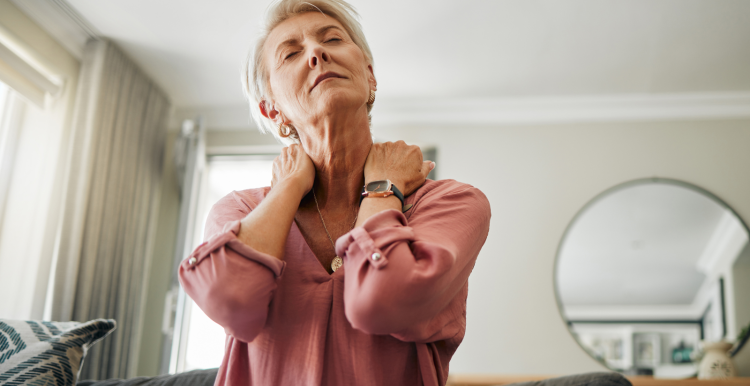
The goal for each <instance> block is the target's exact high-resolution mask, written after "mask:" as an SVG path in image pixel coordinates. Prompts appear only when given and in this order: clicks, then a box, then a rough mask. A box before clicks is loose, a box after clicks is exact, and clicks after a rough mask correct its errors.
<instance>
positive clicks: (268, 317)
mask: <svg viewBox="0 0 750 386" xmlns="http://www.w3.org/2000/svg"><path fill="white" fill-rule="evenodd" d="M353 15H356V14H355V13H354V10H353V9H352V8H351V7H350V6H349V5H348V4H346V3H344V2H343V1H342V0H314V1H313V0H311V1H309V2H303V1H300V0H282V1H281V2H279V3H277V4H275V5H273V6H272V7H271V9H270V12H269V20H268V27H267V29H266V33H265V34H264V35H263V37H262V38H261V40H260V42H259V43H258V44H257V46H256V48H255V54H254V57H253V58H254V59H253V60H251V61H249V63H250V65H249V67H250V68H249V69H248V74H247V81H246V87H247V91H248V94H249V95H250V99H251V100H253V102H252V103H253V104H255V103H257V105H256V106H257V107H255V108H257V110H258V112H259V114H260V115H261V118H260V119H261V123H262V124H267V125H269V126H270V125H272V126H273V127H274V128H276V130H278V131H277V133H278V135H279V136H280V137H283V138H286V139H292V140H293V142H294V143H293V144H292V145H290V146H289V147H286V148H284V149H283V150H282V152H281V155H279V156H278V157H277V158H276V160H275V161H274V167H273V180H272V183H271V187H269V188H262V189H250V190H244V191H240V192H237V191H235V192H232V193H230V194H229V195H227V196H226V197H224V198H222V199H221V200H220V201H219V202H218V203H216V204H215V205H214V207H213V208H212V209H211V212H210V214H209V217H208V220H207V224H206V230H205V236H206V240H207V241H206V242H205V243H204V244H202V245H201V246H199V247H198V248H197V249H196V250H195V251H194V252H193V253H192V254H191V255H190V256H189V258H188V259H186V260H185V261H184V262H183V263H182V265H181V266H180V281H181V283H182V285H183V287H184V288H185V291H186V292H187V293H188V295H190V297H192V298H193V300H195V302H196V304H197V305H198V306H199V307H200V308H201V309H202V310H203V311H204V312H205V313H206V314H207V315H208V316H209V317H210V318H211V319H213V320H214V321H216V322H217V323H219V324H220V325H221V326H223V327H224V328H225V331H226V333H227V339H226V351H225V356H224V359H223V362H222V365H221V367H220V369H219V373H218V376H217V380H216V384H217V385H353V384H356V385H422V384H424V385H443V384H445V382H446V377H447V375H448V362H449V361H450V358H451V356H452V355H453V353H454V352H455V350H456V348H457V347H458V345H459V343H460V342H461V340H462V338H463V336H464V331H465V326H466V317H465V316H466V315H465V310H466V296H467V293H468V285H467V281H468V277H469V273H470V272H471V270H472V268H473V266H474V262H475V260H476V257H477V255H478V254H479V250H480V249H481V247H482V245H483V244H484V241H485V239H486V236H487V232H488V229H489V219H490V208H489V203H488V202H487V199H486V198H485V196H484V195H483V194H482V193H481V192H480V191H479V190H477V189H475V188H474V187H472V186H469V185H466V184H462V183H459V182H456V181H452V180H444V181H431V180H426V179H425V178H426V176H427V174H428V173H429V172H430V170H431V169H432V168H433V167H434V163H432V162H429V161H423V160H422V155H421V152H420V150H419V148H417V147H415V146H408V145H406V144H405V143H404V142H401V141H399V142H396V143H382V144H373V142H372V136H371V133H370V127H369V116H368V114H369V110H370V108H371V106H372V102H373V101H374V92H375V90H376V88H377V82H376V80H375V76H374V73H373V66H372V55H371V54H370V50H369V48H368V47H367V43H366V42H365V40H364V37H363V35H362V31H361V28H360V26H359V24H358V23H357V22H356V20H355V19H354V18H353ZM388 180H389V181H390V182H388ZM366 184H367V191H366V192H365V193H364V194H363V193H362V190H363V186H365V185H366ZM399 192H400V193H401V194H399ZM402 196H403V197H405V198H404V199H403V202H402ZM334 240H335V243H334ZM342 264H343V266H342Z"/></svg>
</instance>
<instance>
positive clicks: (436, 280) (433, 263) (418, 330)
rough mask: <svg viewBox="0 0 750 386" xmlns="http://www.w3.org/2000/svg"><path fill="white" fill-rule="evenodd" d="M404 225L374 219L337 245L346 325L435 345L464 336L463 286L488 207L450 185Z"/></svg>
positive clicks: (395, 217)
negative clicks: (341, 264)
mask: <svg viewBox="0 0 750 386" xmlns="http://www.w3.org/2000/svg"><path fill="white" fill-rule="evenodd" d="M411 210H412V211H413V212H412V213H411V216H410V217H409V219H408V220H407V217H406V216H405V215H404V214H403V213H401V212H399V211H396V210H387V211H383V212H380V213H378V214H376V215H374V216H372V217H371V218H369V219H368V220H367V221H366V222H365V223H364V224H363V225H362V226H361V227H357V228H355V229H353V230H352V231H350V232H349V233H347V234H345V235H344V236H342V237H341V238H339V239H338V240H337V243H336V252H337V253H338V254H339V256H343V257H344V259H345V260H344V261H345V267H346V271H345V275H346V276H345V282H344V283H345V284H344V305H345V312H346V316H347V318H348V320H349V322H350V323H351V324H352V326H353V327H354V328H356V329H359V330H361V331H364V332H367V333H370V334H390V335H393V336H394V337H396V338H398V339H401V340H404V341H416V342H433V341H437V340H443V339H448V338H450V337H453V336H456V335H458V334H461V333H463V331H464V330H465V304H466V295H467V293H468V292H467V290H468V289H467V288H468V285H467V283H468V278H469V274H470V273H471V270H472V268H473V267H474V263H475V261H476V258H477V256H478V254H479V251H480V250H481V248H482V246H483V245H484V242H485V240H486V238H487V234H488V232H489V223H490V206H489V202H488V200H487V198H486V197H485V195H484V194H483V193H482V192H481V191H479V190H478V189H476V188H474V187H472V186H470V185H466V184H460V183H457V182H455V181H453V182H452V183H445V184H443V185H441V186H439V187H437V188H435V189H432V190H431V191H429V192H427V193H425V194H424V195H423V196H422V197H420V198H419V200H418V201H417V202H416V203H415V205H414V207H413V208H412V209H411Z"/></svg>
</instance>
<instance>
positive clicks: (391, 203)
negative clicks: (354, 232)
mask: <svg viewBox="0 0 750 386" xmlns="http://www.w3.org/2000/svg"><path fill="white" fill-rule="evenodd" d="M388 209H396V210H398V211H399V212H401V200H399V199H398V198H397V197H396V196H388V197H367V198H365V199H363V200H362V204H361V205H360V206H359V217H357V224H356V225H355V226H361V225H362V224H364V223H365V221H367V219H369V218H370V217H372V216H374V215H376V214H378V213H380V212H382V211H384V210H388Z"/></svg>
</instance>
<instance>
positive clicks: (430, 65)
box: [68, 0, 750, 108]
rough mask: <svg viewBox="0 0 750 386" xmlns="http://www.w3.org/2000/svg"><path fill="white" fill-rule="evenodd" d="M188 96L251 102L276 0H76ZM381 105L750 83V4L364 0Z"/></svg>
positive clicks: (707, 0) (356, 0) (180, 96)
mask: <svg viewBox="0 0 750 386" xmlns="http://www.w3.org/2000/svg"><path fill="white" fill-rule="evenodd" d="M68 2H69V3H70V5H72V7H73V8H74V9H75V10H77V11H78V12H79V13H80V14H81V15H82V16H83V17H84V18H85V19H87V20H88V22H89V23H90V24H91V25H93V26H94V27H95V28H96V29H97V30H98V31H99V32H100V33H101V34H102V35H103V36H106V37H108V38H110V39H112V40H114V41H115V42H117V43H118V45H120V46H121V47H122V48H123V49H124V50H125V51H126V52H127V53H128V54H129V56H131V57H132V58H133V59H134V60H135V61H136V62H137V63H139V64H140V65H141V66H142V67H143V69H144V71H145V72H146V73H147V74H149V75H150V76H151V77H152V78H153V79H154V80H155V81H156V82H157V83H158V84H159V85H160V86H161V87H162V88H163V89H164V90H165V91H166V92H167V94H168V95H169V97H170V98H171V99H172V101H173V103H174V104H175V106H177V107H178V108H180V107H190V106H239V105H243V104H244V98H243V96H242V92H241V87H240V84H239V72H240V67H241V62H242V60H243V58H244V57H245V54H246V52H247V51H248V49H249V48H250V46H251V45H252V43H253V41H254V40H255V37H256V36H257V31H258V30H259V25H260V19H261V16H262V13H263V11H264V9H265V7H266V6H267V4H268V3H269V1H268V0H264V1H249V0H242V1H239V0H212V1H206V0H203V1H198V0H179V1H178V0H169V1H167V0H158V1H157V0H107V1H101V0H68ZM351 3H352V4H353V5H354V6H355V7H356V8H357V9H358V10H359V12H360V14H361V16H362V24H363V26H364V30H365V33H366V36H367V38H368V41H369V42H370V45H371V48H372V51H373V54H374V58H375V73H376V76H377V78H378V90H379V92H378V98H379V100H380V101H384V100H385V101H391V102H393V101H399V100H419V99H429V98H454V99H455V98H458V99H466V98H515V97H527V96H557V95H612V94H634V93H635V94H644V93H645V94H654V93H656V94H658V93H697V92H727V91H740V90H745V91H747V90H750V2H748V1H744V0H724V1H720V2H718V1H715V0H658V1H624V0H617V1H614V0H567V1H557V0H474V1H461V2H456V1H446V0H433V1H429V2H428V1H394V0H378V1H364V0H352V1H351Z"/></svg>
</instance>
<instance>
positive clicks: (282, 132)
mask: <svg viewBox="0 0 750 386" xmlns="http://www.w3.org/2000/svg"><path fill="white" fill-rule="evenodd" d="M284 129H286V130H284ZM279 135H280V136H281V138H287V137H289V136H290V135H292V129H291V128H290V127H289V126H284V122H283V121H282V122H281V123H279Z"/></svg>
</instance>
